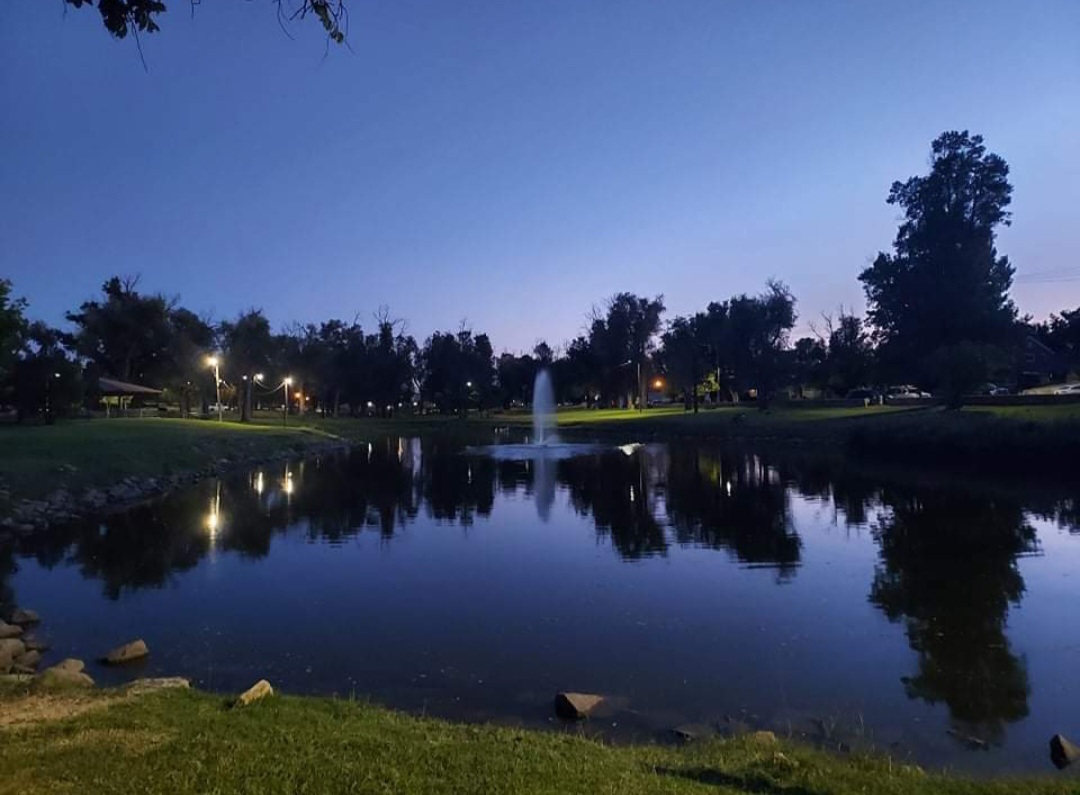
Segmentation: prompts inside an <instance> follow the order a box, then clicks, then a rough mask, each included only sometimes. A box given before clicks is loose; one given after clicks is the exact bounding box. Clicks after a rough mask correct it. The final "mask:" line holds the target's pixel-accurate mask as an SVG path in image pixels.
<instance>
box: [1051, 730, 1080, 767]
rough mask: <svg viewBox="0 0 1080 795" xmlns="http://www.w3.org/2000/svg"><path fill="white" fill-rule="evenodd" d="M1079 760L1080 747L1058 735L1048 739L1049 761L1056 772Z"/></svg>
mask: <svg viewBox="0 0 1080 795" xmlns="http://www.w3.org/2000/svg"><path fill="white" fill-rule="evenodd" d="M1077 760H1080V746H1077V745H1075V744H1073V743H1071V742H1069V740H1067V739H1066V738H1065V737H1063V736H1062V735H1060V734H1055V735H1054V736H1053V737H1051V738H1050V761H1051V762H1053V763H1054V767H1056V768H1057V769H1058V770H1064V769H1065V768H1067V767H1068V766H1069V765H1071V764H1072V763H1073V762H1076V761H1077Z"/></svg>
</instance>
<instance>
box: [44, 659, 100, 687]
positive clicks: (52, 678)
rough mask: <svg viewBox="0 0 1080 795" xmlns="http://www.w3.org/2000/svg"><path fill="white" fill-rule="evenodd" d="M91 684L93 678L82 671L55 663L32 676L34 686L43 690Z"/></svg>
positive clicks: (88, 685) (91, 685)
mask: <svg viewBox="0 0 1080 795" xmlns="http://www.w3.org/2000/svg"><path fill="white" fill-rule="evenodd" d="M93 686H94V680H93V679H91V678H90V677H89V676H87V675H86V674H84V673H83V672H82V671H72V670H70V669H67V668H60V667H59V666H55V665H54V666H53V667H52V668H46V669H45V670H44V671H42V672H41V673H40V674H38V675H37V676H35V677H34V687H37V688H41V689H44V690H54V689H63V688H73V687H93Z"/></svg>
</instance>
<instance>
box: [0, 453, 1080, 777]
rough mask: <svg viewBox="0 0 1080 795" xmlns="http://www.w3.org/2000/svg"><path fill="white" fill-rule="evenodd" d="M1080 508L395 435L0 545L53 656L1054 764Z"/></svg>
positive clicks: (420, 706)
mask: <svg viewBox="0 0 1080 795" xmlns="http://www.w3.org/2000/svg"><path fill="white" fill-rule="evenodd" d="M1078 519H1080V507H1078V503H1077V502H1076V501H1075V500H1073V499H1070V498H1069V496H1068V495H1067V494H1063V493H1061V492H1060V491H1055V490H1053V489H1042V488H1039V489H1032V488H1029V487H1024V486H1022V485H1019V484H1004V485H1003V484H1001V483H982V482H979V481H965V482H958V481H956V480H954V479H951V478H945V477H937V476H933V475H930V474H927V473H919V472H902V473H896V474H890V475H888V476H882V475H875V474H871V473H867V472H865V471H863V470H861V469H859V468H855V467H846V466H840V465H836V464H834V463H823V462H820V461H815V460H813V459H810V458H805V457H801V458H791V457H790V456H788V455H783V456H778V455H776V454H771V453H765V452H762V451H757V452H755V451H745V450H743V451H731V450H725V449H723V448H720V447H715V446H709V445H701V444H693V443H687V442H678V443H672V444H657V445H645V446H643V447H625V448H623V449H616V448H601V449H596V450H593V451H591V452H588V453H587V454H584V455H580V456H577V457H573V458H568V459H563V460H553V458H548V457H544V456H537V457H535V458H529V457H524V458H523V457H521V456H510V457H508V460H503V459H495V458H492V457H488V456H480V455H475V454H470V453H468V452H467V451H466V450H465V448H464V447H463V446H462V445H461V444H460V443H459V442H456V441H451V440H444V439H440V438H424V439H423V440H420V439H397V438H388V439H384V440H382V441H380V442H379V443H377V444H373V445H371V446H368V447H362V448H359V449H358V450H357V451H356V452H354V453H353V454H351V455H347V456H338V457H330V458H323V459H320V460H317V461H315V460H309V461H306V462H298V463H293V464H289V465H284V464H283V465H281V466H279V467H269V468H263V469H260V470H256V471H254V472H252V473H250V474H246V475H243V476H239V477H233V478H227V479H224V480H220V481H208V482H206V483H203V484H202V485H200V486H199V487H197V488H195V489H193V490H191V491H189V492H186V493H183V494H179V495H176V496H174V497H171V498H169V499H166V500H164V501H162V502H159V503H156V504H153V505H150V506H143V507H140V508H137V509H134V510H131V511H129V512H127V513H124V514H118V515H116V516H113V517H110V518H108V519H106V520H105V521H102V522H98V523H93V524H85V525H79V526H74V527H69V528H63V529H58V530H56V531H54V532H51V533H49V534H46V535H43V536H39V537H36V538H32V539H26V540H22V541H20V542H18V543H19V546H18V547H17V548H15V549H7V550H2V551H0V600H3V599H7V600H8V601H17V602H18V603H20V604H22V605H25V606H29V607H33V608H35V609H37V610H39V611H40V612H41V613H42V614H43V616H44V617H45V624H44V625H43V631H44V632H45V634H47V635H49V636H50V637H51V640H52V641H53V643H54V648H53V651H52V652H50V655H49V656H50V659H59V658H61V657H66V656H76V657H82V658H84V659H90V658H92V657H95V656H98V655H100V654H101V653H102V652H104V651H105V650H107V649H108V648H109V647H111V646H113V645H115V644H117V643H120V642H123V641H126V640H129V639H131V638H134V637H143V638H145V639H146V641H147V642H148V644H149V645H150V648H151V650H152V655H151V658H150V660H149V661H148V662H147V663H146V665H145V666H144V667H143V668H141V669H135V670H130V669H125V670H123V671H119V672H117V671H108V670H105V669H101V668H95V669H94V670H93V671H92V672H91V673H92V674H93V675H94V676H95V677H96V678H97V679H98V680H99V681H102V682H110V681H118V680H121V679H124V678H130V677H132V676H135V675H138V674H142V675H146V674H151V673H162V674H168V675H186V676H190V677H191V678H193V679H194V680H195V681H196V682H197V683H198V684H199V686H201V687H206V688H212V689H218V690H222V691H236V690H239V689H242V688H244V687H246V686H248V685H250V684H251V683H252V682H253V681H254V680H255V679H258V678H260V677H265V678H267V679H269V680H270V681H271V682H273V683H274V684H275V685H276V686H279V687H281V688H282V689H284V690H286V691H291V692H304V693H337V694H342V695H350V694H356V695H358V696H365V697H370V698H372V699H373V700H376V701H378V702H381V703H385V704H388V705H391V706H394V707H398V708H404V709H408V710H414V711H418V712H421V711H422V712H426V713H429V714H438V715H444V716H448V717H452V718H460V719H470V720H495V721H500V722H511V723H523V724H527V725H545V726H552V727H554V728H559V724H558V723H557V722H556V721H555V720H554V718H553V716H552V714H551V712H552V711H551V699H552V696H553V694H554V693H555V692H556V691H557V690H560V689H574V690H584V691H593V692H600V693H604V694H608V695H610V696H611V697H612V703H613V705H614V706H613V709H612V710H611V711H610V712H609V714H607V715H605V716H604V717H603V718H601V719H598V720H595V721H591V722H590V725H589V730H590V731H602V732H604V733H605V734H607V735H609V736H611V737H612V738H614V739H631V740H654V739H658V738H663V737H664V736H666V733H667V731H668V730H669V729H670V728H671V727H672V726H674V725H677V724H679V723H685V722H701V723H712V724H716V725H717V726H719V727H721V728H723V729H730V728H738V727H740V726H743V725H746V726H750V727H753V728H771V729H773V730H775V731H778V732H780V733H788V732H791V733H793V734H797V735H800V736H806V737H808V738H810V739H812V740H815V741H817V742H821V743H823V744H826V745H844V746H862V745H873V746H875V747H878V748H883V749H886V750H890V751H891V752H892V753H894V754H896V755H898V756H900V757H905V758H912V759H914V760H916V761H918V762H921V763H923V764H928V765H934V766H939V765H949V766H954V767H961V768H965V769H970V770H973V771H1003V770H1042V769H1046V767H1047V765H1048V762H1047V761H1046V742H1047V740H1048V738H1049V736H1050V735H1051V734H1053V733H1055V732H1058V731H1061V732H1064V733H1066V734H1068V733H1069V732H1072V733H1073V734H1080V725H1078V723H1077V721H1078V718H1077V716H1078V715H1080V688H1078V686H1077V682H1078V678H1077V676H1076V671H1077V670H1080V665H1078V663H1080V621H1077V620H1076V616H1077V615H1078V614H1080V595H1078V592H1077V583H1076V577H1077V575H1076V572H1078V571H1080V565H1078V564H1080V535H1077V527H1078V524H1080V521H1078Z"/></svg>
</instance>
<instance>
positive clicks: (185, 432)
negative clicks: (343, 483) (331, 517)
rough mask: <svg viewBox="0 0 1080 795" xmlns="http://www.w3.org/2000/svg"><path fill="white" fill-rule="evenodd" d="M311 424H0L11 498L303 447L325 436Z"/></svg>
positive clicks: (1, 457) (1, 458)
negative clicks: (289, 426)
mask: <svg viewBox="0 0 1080 795" xmlns="http://www.w3.org/2000/svg"><path fill="white" fill-rule="evenodd" d="M325 440H326V436H325V434H324V432H322V431H319V430H316V429H312V428H299V427H297V428H288V429H284V428H281V427H280V426H271V425H241V424H240V423H237V422H224V423H218V422H214V421H210V420H180V419H157V418H153V419H115V420H70V421H66V422H60V423H57V424H56V425H33V426H26V427H22V426H18V425H0V484H2V487H3V489H4V490H6V491H7V492H8V494H7V495H6V499H2V498H0V513H2V511H3V507H4V503H5V502H10V501H12V500H16V499H22V498H36V497H40V496H43V495H45V494H48V493H50V492H52V491H55V490H56V489H60V488H66V489H71V490H81V489H85V488H90V487H95V488H104V487H108V486H110V485H112V484H114V483H116V482H118V481H120V480H122V479H124V478H126V477H160V476H162V475H169V474H173V473H177V472H194V471H200V470H203V469H205V468H207V467H209V466H211V465H214V464H216V463H218V462H220V461H221V460H222V459H227V460H231V459H238V458H249V457H259V456H270V455H275V454H278V453H280V454H288V453H289V452H300V451H302V450H303V449H304V448H305V447H307V446H309V445H311V444H313V443H317V442H320V441H325Z"/></svg>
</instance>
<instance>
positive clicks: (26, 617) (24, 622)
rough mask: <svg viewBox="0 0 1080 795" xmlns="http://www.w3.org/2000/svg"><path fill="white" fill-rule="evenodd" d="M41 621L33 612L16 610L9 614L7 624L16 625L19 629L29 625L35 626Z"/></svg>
mask: <svg viewBox="0 0 1080 795" xmlns="http://www.w3.org/2000/svg"><path fill="white" fill-rule="evenodd" d="M40 621H41V616H39V615H38V614H37V613H35V612H34V611H33V610H22V609H19V610H16V611H15V612H13V613H12V614H11V617H10V618H9V619H8V622H9V623H11V624H18V625H19V626H21V627H25V626H29V625H30V624H37V623H39V622H40Z"/></svg>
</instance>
